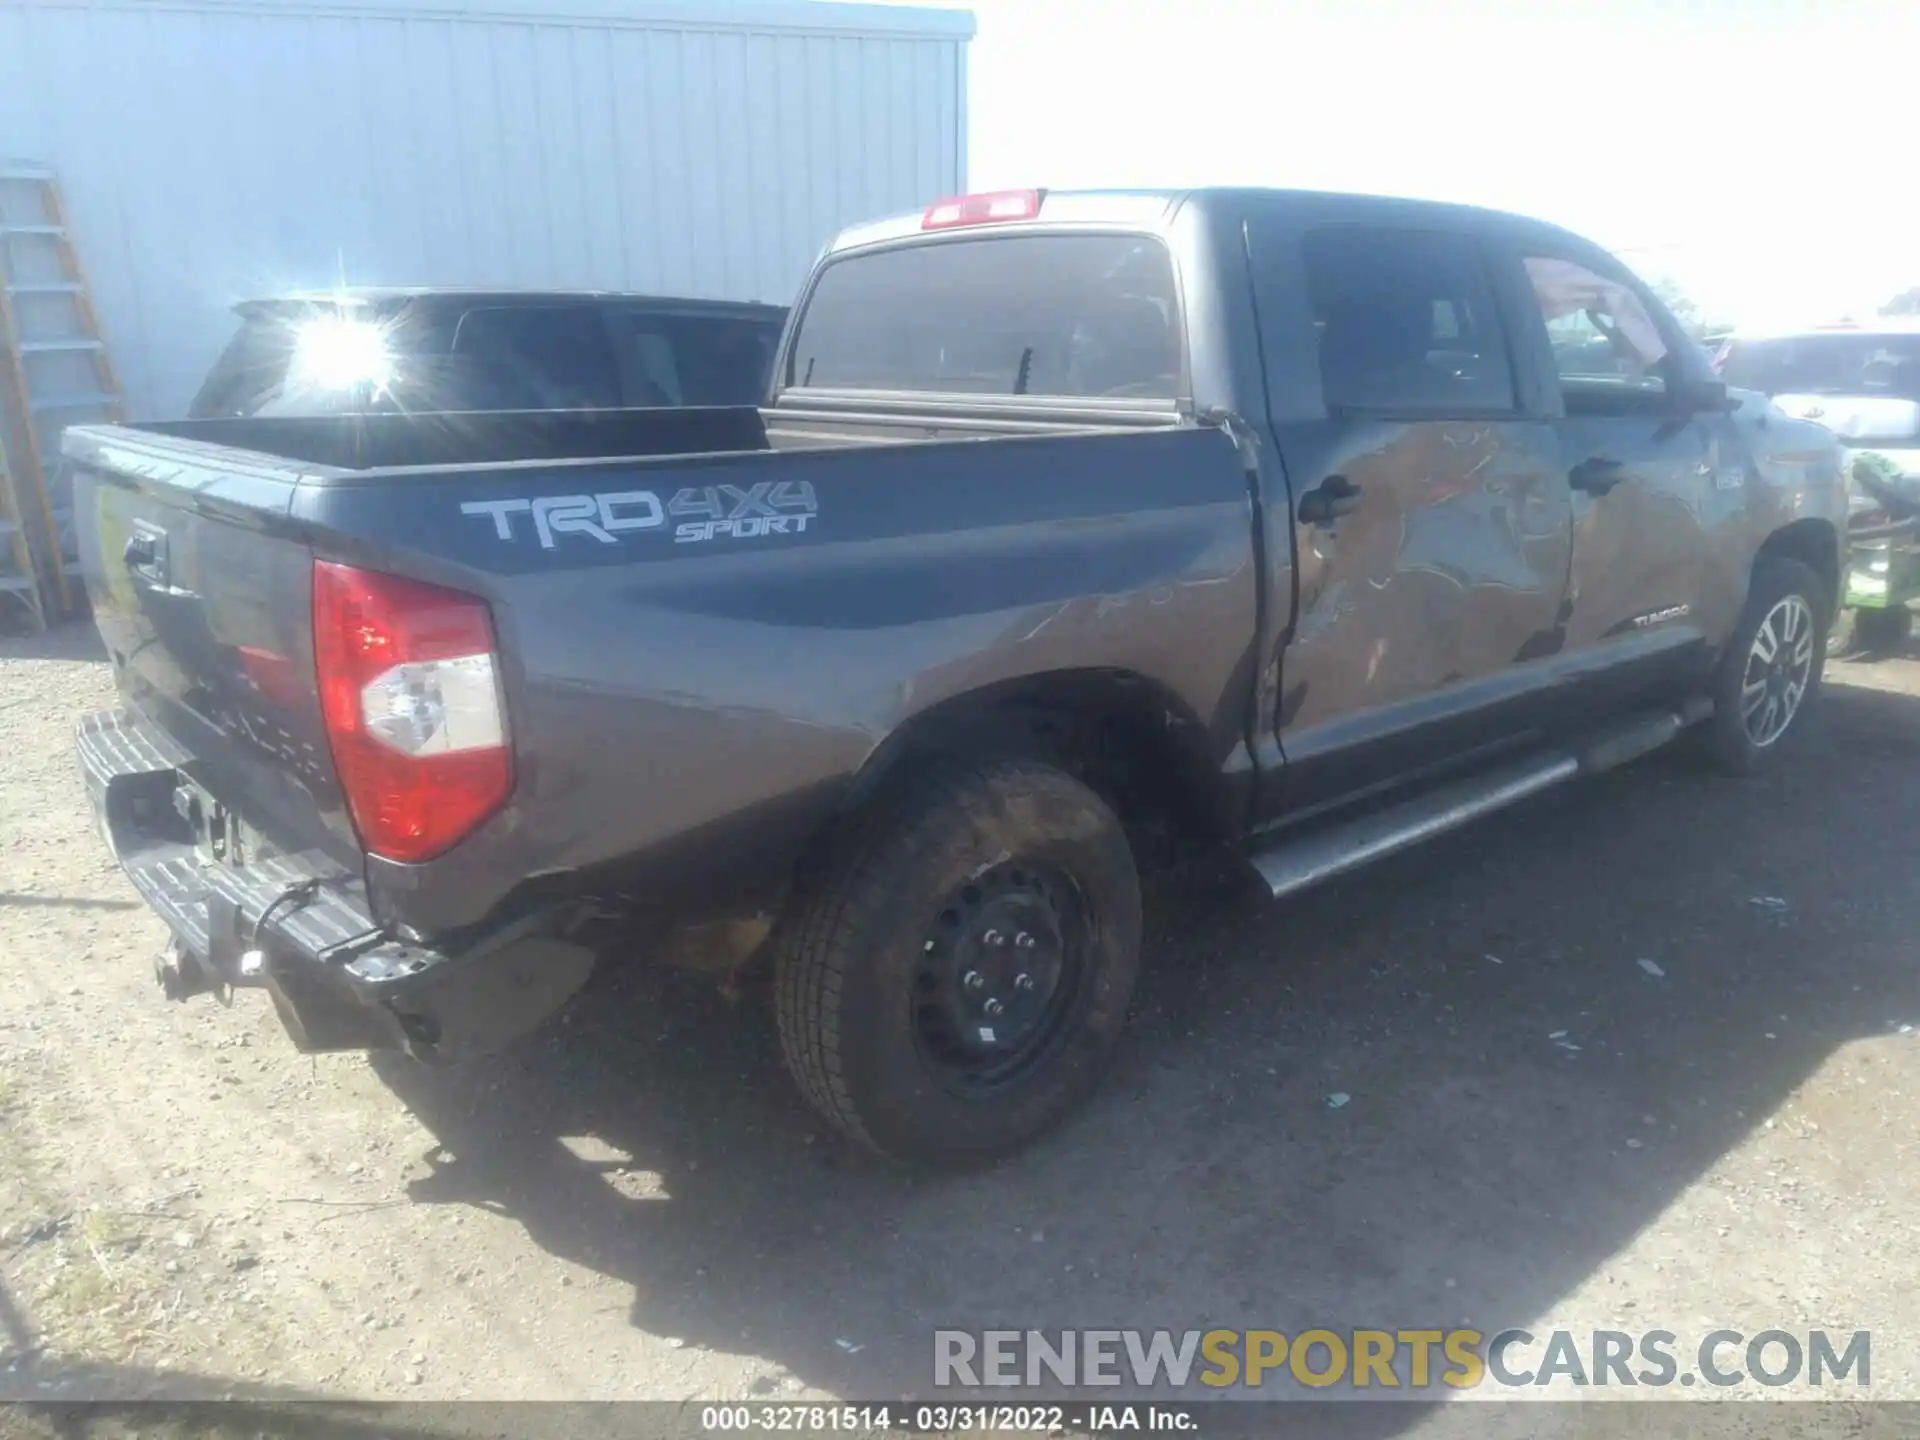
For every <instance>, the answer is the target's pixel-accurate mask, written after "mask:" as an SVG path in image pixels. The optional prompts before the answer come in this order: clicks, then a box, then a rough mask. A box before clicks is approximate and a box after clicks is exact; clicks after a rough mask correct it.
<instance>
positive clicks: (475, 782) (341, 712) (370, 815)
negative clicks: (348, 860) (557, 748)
mask: <svg viewBox="0 0 1920 1440" xmlns="http://www.w3.org/2000/svg"><path fill="white" fill-rule="evenodd" d="M313 651H314V666H315V669H316V670H317V671H318V674H319V681H320V708H321V712H322V714H323V715H324V716H325V719H326V726H327V741H328V743H329V745H330V746H331V747H332V749H333V764H334V768H335V770H337V771H338V772H339V775H340V784H341V787H342V788H343V789H344V790H345V791H346V795H347V806H348V809H349V810H350V811H351V812H352V815H353V824H354V828H355V829H356V830H358V831H359V833H360V840H361V843H362V844H363V845H365V846H366V848H367V849H368V850H369V851H370V852H371V853H373V854H375V855H379V856H382V857H384V858H385V859H388V860H400V861H407V862H412V861H420V860H429V859H432V858H433V857H434V856H435V855H438V854H441V853H442V852H443V851H446V850H448V849H451V848H452V847H453V846H454V845H456V844H458V843H459V842H460V841H461V840H463V839H465V838H466V837H467V836H468V835H470V834H472V833H473V831H474V829H475V827H476V826H478V825H479V824H480V822H481V821H482V820H485V819H486V818H487V816H489V815H491V814H492V813H493V812H494V811H495V810H497V809H499V808H500V806H501V804H502V803H503V802H504V801H505V800H506V798H507V796H508V794H509V793H511V791H512V789H513V754H512V751H511V750H510V749H509V748H508V745H507V717H506V707H505V706H504V705H503V704H502V703H501V698H500V681H499V667H498V663H497V660H496V655H495V646H494V637H493V620H492V617H491V616H489V614H488V613H487V607H486V603H485V602H484V601H482V600H479V599H476V598H475V597H474V596H472V595H463V594H461V593H460V592H459V591H457V590H443V589H441V588H440V587H439V586H437V585H423V584H421V583H419V582H418V581H415V580H402V579H400V578H399V577H398V576H394V575H382V574H380V573H379V572H377V571H372V570H358V569H355V568H354V567H353V566H350V565H336V564H334V563H332V562H331V561H326V560H317V561H315V562H314V566H313Z"/></svg>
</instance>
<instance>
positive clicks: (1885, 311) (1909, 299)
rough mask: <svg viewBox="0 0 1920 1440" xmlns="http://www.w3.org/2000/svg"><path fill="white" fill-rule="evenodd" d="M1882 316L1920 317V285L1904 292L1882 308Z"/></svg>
mask: <svg viewBox="0 0 1920 1440" xmlns="http://www.w3.org/2000/svg"><path fill="white" fill-rule="evenodd" d="M1880 313H1881V314H1882V315H1920V285H1916V286H1914V287H1913V288H1912V289H1911V290H1902V291H1901V292H1900V293H1899V294H1898V295H1896V296H1894V297H1893V298H1892V299H1891V300H1889V301H1887V303H1886V304H1884V305H1882V306H1881V307H1880Z"/></svg>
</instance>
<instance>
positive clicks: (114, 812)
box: [75, 710, 593, 1064]
mask: <svg viewBox="0 0 1920 1440" xmlns="http://www.w3.org/2000/svg"><path fill="white" fill-rule="evenodd" d="M75 748H76V750H77V752H78V755H79V759H80V765H81V769H82V771H83V773H84V774H85V776H86V781H87V791H88V794H89V796H90V797H91V799H92V801H93V810H94V816H95V819H96V821H97V822H98V824H99V827H100V832H101V835H102V836H103V837H104V838H105V840H106V842H107V845H108V846H109V848H111V850H112V851H113V855H114V858H115V859H116V860H117V861H118V862H119V864H120V867H121V869H123V870H124V871H126V873H127V878H128V879H130V880H131V881H132V882H133V885H134V888H135V889H136V890H138V891H139V892H140V895H141V898H142V899H144V900H145V901H146V902H147V904H148V905H149V906H150V907H151V908H152V909H153V911H154V912H155V913H156V914H157V915H159V916H160V918H161V919H162V920H164V921H165V922H166V924H167V928H168V929H169V930H170V931H171V932H172V934H173V944H172V946H171V948H170V949H169V951H168V952H167V953H166V954H165V955H163V956H162V958H161V961H160V964H159V966H158V969H159V975H160V979H161V983H162V985H163V987H164V988H165V989H166V992H167V994H168V995H169V996H170V997H171V998H175V999H185V998H187V997H188V996H190V995H195V994H205V993H224V992H226V991H228V990H232V989H249V988H258V989H263V990H265V991H266V992H267V993H268V994H269V995H270V996H271V997H272V999H273V1004H274V1008H275V1010H276V1011H277V1012H278V1013H279V1015H280V1018H281V1021H282V1022H283V1023H284V1024H285V1025H286V1027H287V1031H288V1033H289V1034H290V1035H291V1036H292V1037H293V1040H294V1043H295V1044H296V1045H298V1046H299V1047H300V1048H301V1049H302V1050H310V1051H319V1050H404V1051H407V1052H408V1053H410V1054H412V1055H414V1056H416V1057H417V1058H419V1059H422V1060H426V1061H429V1062H432V1063H442V1064H444V1063H451V1062H455V1061H458V1060H462V1059H466V1058H469V1057H471V1056H474V1055H480V1054H485V1053H487V1052H488V1051H491V1050H495V1049H498V1048H499V1047H500V1046H502V1045H504V1044H506V1043H508V1042H509V1041H511V1040H513V1039H515V1038H516V1037H518V1036H519V1035H521V1034H524V1033H525V1032H527V1031H529V1030H532V1029H534V1028H536V1027H537V1026H538V1025H540V1024H541V1023H542V1022H543V1021H545V1020H546V1019H547V1018H548V1017H549V1016H550V1015H552V1014H553V1012H554V1011H556V1010H558V1009H559V1008H560V1007H561V1006H562V1005H564V1004H565V1003H566V1002H567V1000H569V999H570V998H571V997H572V996H573V994H574V993H575V992H576V991H578V990H579V988H580V987H581V986H582V985H583V984H585V983H586V979H587V976H588V974H589V973H590V972H591V971H592V968H593V953H592V951H591V950H589V949H587V948H586V947H584V946H582V945H579V944H575V943H573V942H571V941H569V940H566V939H564V938H561V936H560V934H559V933H558V932H559V929H560V923H561V916H560V915H559V914H557V913H556V912H553V911H545V912H539V913H535V914H531V915H528V916H525V917H523V918H521V919H519V920H518V921H516V922H515V923H513V924H510V925H506V926H502V927H498V928H495V929H493V930H490V931H488V932H486V933H485V934H482V935H479V936H475V937H463V938H462V940H461V941H460V943H459V944H458V945H457V946H449V947H447V948H445V949H441V948H433V947H429V946H425V945H413V944H406V943H403V942H402V941H400V940H398V939H396V938H394V937H392V936H391V935H389V934H387V933H386V932H385V931H383V930H382V929H381V928H380V927H379V926H378V925H377V924H376V923H375V922H374V920H373V918H372V916H371V915H370V914H368V913H367V909H366V905H365V899H364V892H363V891H362V889H361V887H360V886H358V885H357V884H353V883H351V882H346V881H343V880H341V879H340V878H339V877H338V876H337V875H336V874H334V873H332V872H331V869H330V867H323V866H321V865H319V864H309V863H305V862H304V861H303V857H301V856H298V855H292V856H288V855H275V856H273V857H271V858H266V859H259V860H255V861H253V862H252V863H248V864H242V865H235V864H228V863H224V862H222V861H219V860H215V859H212V858H209V857H208V856H207V855H205V854H204V853H203V852H202V850H201V849H200V848H199V840H200V837H199V836H198V835H196V834H195V832H194V830H193V828H192V827H191V826H190V825H189V824H188V822H187V820H186V819H185V818H184V817H183V816H182V815H181V814H180V813H179V811H178V810H177V809H176V808H175V804H174V797H175V794H176V792H177V791H178V790H179V789H180V787H181V785H182V783H183V781H184V775H183V770H184V768H185V767H186V766H187V765H188V763H189V757H186V756H184V755H181V754H179V753H177V751H176V750H175V748H174V747H173V746H172V744H171V742H170V740H169V738H168V737H167V736H166V735H165V734H164V733H162V732H158V731H156V730H154V729H153V728H152V727H150V726H147V725H145V724H143V723H142V722H141V720H140V719H139V717H138V716H137V715H136V714H134V713H133V712H130V711H125V710H107V711H100V712H98V713H97V714H93V715H89V716H87V717H86V718H85V719H84V720H82V721H81V722H80V727H79V734H78V736H77V738H76V742H75Z"/></svg>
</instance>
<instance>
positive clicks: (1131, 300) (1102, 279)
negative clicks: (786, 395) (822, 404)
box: [783, 234, 1183, 399]
mask: <svg viewBox="0 0 1920 1440" xmlns="http://www.w3.org/2000/svg"><path fill="white" fill-rule="evenodd" d="M1180 337H1181V323H1180V312H1179V303H1178V297H1177V292H1176V289H1175V286H1174V279H1173V263H1172V260H1171V258H1170V257H1169V256H1168V254H1167V250H1166V247H1165V245H1163V244H1162V243H1161V242H1160V241H1158V240H1156V239H1153V238H1151V237H1147V236H1138V235H1120V234H1101V235H1057V234H1056V235H1045V234H1042V235H1021V236H999V235H996V236H980V237H977V238H969V239H964V240H939V241H933V242H928V243H921V244H913V245H904V246H900V247H898V248H895V249H890V250H878V251H874V252H871V253H868V254H854V255H850V256H848V257H846V258H845V259H842V260H838V261H835V262H834V263H832V264H831V265H829V266H828V267H827V268H826V269H825V270H824V271H823V272H821V275H820V278H819V281H818V282H817V283H816V284H815V286H814V290H813V294H812V296H811V297H810V298H809V300H808V302H807V308H806V311H805V313H804V314H803V315H802V317H801V321H800V324H799V327H798V329H797V331H796V332H795V335H794V341H793V346H792V348H791V350H790V352H789V354H788V359H787V366H786V370H785V373H784V376H783V380H784V383H785V384H786V385H787V386H790V387H798V388H801V389H805V388H809V387H811V388H832V389H840V390H885V391H911V392H926V393H942V394H965V395H1036V396H1065V397H1079V398H1087V397H1096V396H1098V397H1136V398H1144V399H1173V398H1176V397H1177V396H1179V394H1180V393H1181V389H1182V371H1183V365H1182V347H1181V341H1180Z"/></svg>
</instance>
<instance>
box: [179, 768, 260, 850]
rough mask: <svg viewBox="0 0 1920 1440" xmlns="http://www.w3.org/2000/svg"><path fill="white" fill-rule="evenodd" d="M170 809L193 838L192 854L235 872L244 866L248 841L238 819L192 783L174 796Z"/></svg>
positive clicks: (183, 783)
mask: <svg viewBox="0 0 1920 1440" xmlns="http://www.w3.org/2000/svg"><path fill="white" fill-rule="evenodd" d="M173 808H174V810H175V812H176V813H177V814H178V815H179V816H180V818H181V819H182V820H184V821H186V823H187V828H188V830H189V831H191V832H192V834H193V848H194V852H195V853H196V854H197V855H199V857H200V859H201V861H202V862H203V863H205V864H209V865H225V866H229V867H232V868H238V867H239V866H241V865H244V864H245V863H246V852H247V840H246V833H245V827H244V826H242V825H241V823H240V820H239V817H238V816H236V815H235V814H234V813H233V812H232V811H230V810H228V809H227V807H226V806H224V805H222V804H221V803H220V802H219V801H218V800H216V799H214V798H213V796H212V795H210V794H208V793H207V792H206V791H205V790H202V789H201V788H200V787H199V786H198V785H196V784H194V783H193V782H192V781H191V780H185V779H183V780H182V781H181V782H180V784H179V785H178V786H176V787H175V789H174V792H173Z"/></svg>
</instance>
